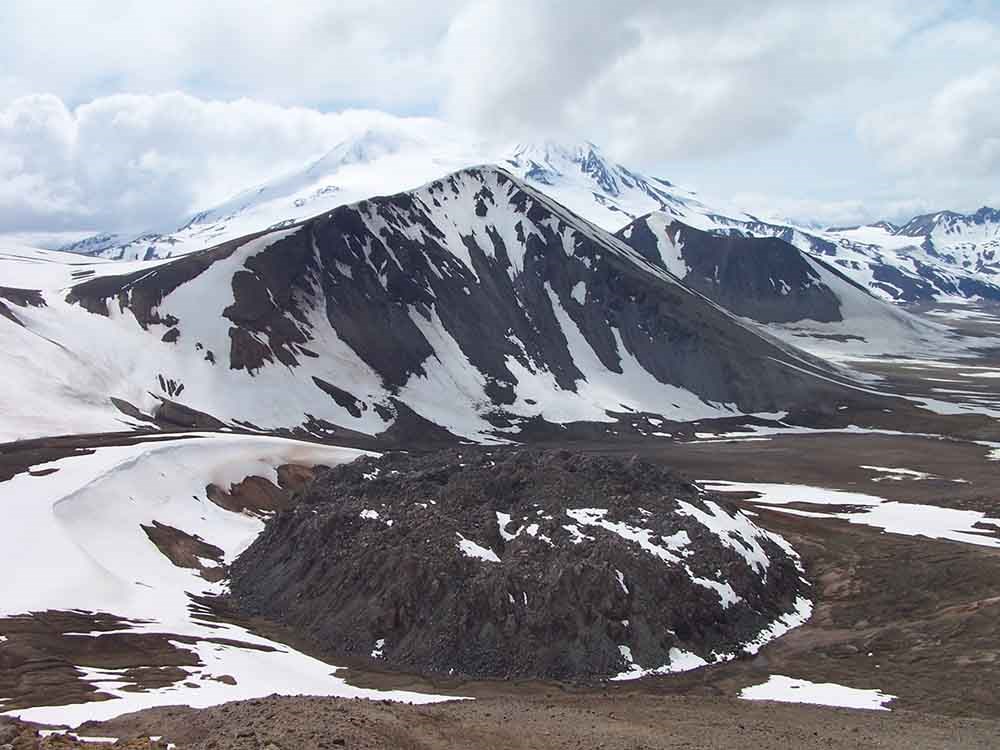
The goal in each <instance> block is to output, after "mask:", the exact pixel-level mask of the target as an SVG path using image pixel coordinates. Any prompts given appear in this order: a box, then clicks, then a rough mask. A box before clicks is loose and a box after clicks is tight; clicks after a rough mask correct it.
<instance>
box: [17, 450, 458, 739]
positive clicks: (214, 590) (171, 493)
mask: <svg viewBox="0 0 1000 750" xmlns="http://www.w3.org/2000/svg"><path fill="white" fill-rule="evenodd" d="M362 454H363V453H362V452H361V451H357V450H353V449H348V448H338V447H331V446H324V445H318V444H313V443H306V442H301V441H296V440H286V439H281V438H272V437H260V436H253V435H221V434H213V433H197V434H189V435H186V436H185V437H183V438H177V437H174V438H169V439H155V440H149V441H146V442H142V443H139V444H137V445H130V446H120V447H105V448H98V449H96V450H95V451H94V452H93V453H91V454H84V455H74V456H69V457H66V458H62V459H59V460H56V461H52V462H50V463H47V464H42V465H39V466H36V467H33V468H34V469H36V470H38V469H55V470H56V471H54V472H53V473H51V474H46V475H44V476H33V475H30V474H27V473H22V474H18V475H16V476H15V477H13V478H12V479H10V480H9V481H6V482H3V483H0V509H2V512H3V514H4V517H5V518H6V519H8V523H9V525H10V526H11V530H10V533H9V534H8V535H7V538H6V539H5V543H4V544H3V545H0V567H2V568H3V569H6V570H17V571H19V574H18V575H17V576H15V577H14V578H12V579H11V580H10V581H8V583H7V585H5V587H4V594H3V596H2V597H0V616H3V615H17V614H23V613H27V612H33V611H44V610H49V609H52V610H69V609H75V610H80V611H83V612H94V613H107V614H110V615H114V616H117V617H120V618H124V619H126V620H129V621H131V626H130V627H129V628H128V629H127V631H130V632H136V633H165V634H170V635H176V636H184V637H186V638H187V639H195V643H193V644H192V643H187V642H183V641H180V640H178V641H176V642H174V645H175V646H176V647H177V648H181V649H185V650H190V651H194V652H195V653H196V654H197V656H198V659H199V661H200V662H201V664H202V666H199V667H194V668H189V669H187V670H186V671H188V674H187V675H186V677H185V678H184V680H182V681H179V682H177V683H175V684H174V685H171V686H168V687H165V688H160V689H156V690H150V691H146V692H131V691H128V690H125V689H124V688H125V687H126V686H127V682H125V676H124V675H123V674H119V673H116V672H115V671H113V670H112V671H108V670H95V669H93V668H91V667H90V666H88V665H87V664H85V663H84V664H80V665H78V669H79V670H80V672H81V673H82V674H84V675H85V677H87V678H90V679H92V680H93V681H95V682H96V683H97V684H98V685H99V686H100V687H101V689H102V691H103V692H105V693H108V694H109V695H112V696H113V698H112V700H107V701H100V702H90V703H82V704H76V705H68V706H47V707H36V708H29V709H23V710H17V711H12V712H10V713H12V714H14V715H17V716H20V717H21V718H23V719H26V720H30V721H38V722H43V723H53V724H68V725H71V726H76V725H78V724H80V723H81V722H83V721H86V720H89V719H97V720H101V719H109V718H112V717H114V716H118V715H121V714H123V713H127V712H130V711H136V710H140V709H143V708H148V707H151V706H161V705H177V704H183V705H190V706H194V707H205V706H210V705H216V704H218V703H223V702H226V701H231V700H238V699H245V698H253V697H260V696H264V695H269V694H271V693H274V692H278V693H285V694H309V695H331V696H343V697H370V698H389V699H393V700H404V701H409V702H427V701H434V700H443V699H444V698H443V697H441V696H432V695H424V694H419V693H412V692H407V691H385V692H383V691H378V690H367V689H360V688H354V687H352V686H350V685H348V684H347V683H346V682H345V681H344V680H342V679H340V678H338V677H336V675H335V672H336V670H337V668H336V667H332V666H330V665H329V664H326V663H324V662H322V661H319V660H317V659H313V658H311V657H308V656H305V655H304V654H301V653H298V652H296V651H294V650H293V649H291V648H288V647H286V646H284V645H283V644H280V643H275V642H273V641H269V640H267V639H265V638H261V637H258V636H256V635H254V634H252V633H250V632H248V631H247V630H245V629H243V628H241V627H237V626H234V625H225V624H216V623H206V622H202V621H201V620H199V619H198V615H197V613H195V612H192V610H191V608H190V603H191V601H190V596H189V595H211V594H218V593H222V592H223V591H224V585H223V584H219V583H210V582H207V581H205V580H204V579H202V578H201V577H200V576H199V575H198V572H197V571H195V570H192V569H187V568H180V567H177V566H175V565H173V564H172V563H171V562H170V560H169V559H167V557H166V556H164V555H163V554H162V553H161V552H160V551H159V550H158V549H157V547H156V546H155V545H154V544H153V543H152V542H151V541H150V540H149V538H148V537H147V536H146V533H145V532H144V531H143V529H142V528H141V525H144V524H146V525H148V524H151V523H152V522H154V521H158V522H159V523H162V524H166V525H168V526H172V527H174V528H176V529H179V530H181V531H183V532H185V533H187V534H191V535H196V536H198V537H200V538H201V539H203V540H204V541H206V542H207V543H209V544H214V545H216V546H217V547H219V548H221V549H222V551H223V557H224V560H225V561H226V562H231V561H232V560H233V558H234V557H236V555H238V554H239V553H240V552H241V551H242V550H243V549H245V548H246V547H247V546H248V545H249V544H250V543H251V542H252V541H253V539H254V538H255V537H256V536H257V534H258V533H260V531H261V529H262V528H263V523H262V521H261V520H260V519H259V518H256V517H251V516H249V515H243V514H239V513H232V512H229V511H226V510H224V509H222V508H220V507H219V506H217V505H215V504H214V503H212V502H210V501H209V500H208V499H207V498H206V496H205V487H206V485H207V484H209V483H215V484H218V485H220V486H223V487H228V486H229V485H230V484H232V483H234V482H237V481H240V480H242V479H243V478H245V477H246V476H249V475H257V476H263V477H266V478H269V479H272V480H275V479H276V473H275V467H276V466H279V465H281V464H285V463H296V464H304V465H315V464H338V463H342V462H345V461H350V460H352V459H354V458H356V457H357V456H359V455H362ZM39 540H45V543H44V544H39ZM94 635H95V637H98V636H99V634H94ZM223 638H224V639H229V640H231V641H236V642H239V644H245V646H241V645H222V644H219V643H217V642H212V641H211V640H209V639H223ZM261 646H263V647H266V648H270V649H273V650H260V647H261ZM221 675H229V676H231V677H233V678H234V679H235V681H236V684H235V685H229V684H226V683H223V682H219V681H218V680H216V679H214V678H215V677H218V676H221ZM188 684H190V685H193V686H194V687H189V686H188Z"/></svg>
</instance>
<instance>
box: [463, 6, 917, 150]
mask: <svg viewBox="0 0 1000 750" xmlns="http://www.w3.org/2000/svg"><path fill="white" fill-rule="evenodd" d="M927 7H928V8H929V7H930V6H929V5H928V6H927ZM927 13H928V11H927V10H925V11H923V12H919V13H918V12H913V11H912V10H911V9H908V8H907V6H904V5H903V4H902V3H900V2H896V1H895V0H878V1H876V2H871V1H870V0H869V1H866V2H850V1H848V2H842V3H838V4H836V5H832V4H829V3H819V2H789V1H787V0H764V1H763V2H760V3H755V4H743V5H740V4H733V3H731V2H722V0H704V1H703V2H700V3H658V2H651V1H649V0H623V1H622V2H618V3H614V4H609V3H605V2H603V1H602V0H577V1H576V2H572V3H570V2H568V0H567V1H565V2H562V1H558V0H557V1H556V2H548V3H538V2H533V1H532V0H485V1H484V2H480V3H475V4H473V5H471V6H469V7H468V8H467V9H466V10H465V11H464V12H463V13H462V14H461V15H460V16H459V17H458V18H457V19H456V20H455V21H454V22H453V24H452V26H451V28H450V29H449V34H448V37H447V39H446V43H445V59H446V60H448V61H449V64H448V65H447V66H446V67H445V70H446V71H447V75H449V77H450V86H449V89H448V92H447V96H446V111H447V112H448V114H449V116H451V117H455V118H461V119H465V120H467V121H469V122H471V123H472V124H474V125H477V126H479V127H489V128H497V127H501V128H506V129H508V130H510V131H515V132H516V131H517V130H518V129H522V130H529V131H538V130H545V129H549V130H553V129H554V130H557V131H559V132H565V131H567V130H569V131H573V132H578V133H580V134H583V135H589V136H590V137H592V138H594V139H596V140H599V141H601V142H603V143H605V144H607V145H608V146H609V147H610V148H611V149H612V150H613V151H615V152H617V153H619V154H623V155H625V156H639V157H642V158H656V159H666V158H678V157H688V156H691V155H692V154H698V155H705V154H713V155H718V154H720V153H724V152H727V151H731V150H738V149H742V148H746V147H752V146H754V145H757V144H760V143H763V142H767V141H770V140H773V139H776V138H780V137H781V136H783V135H784V134H786V133H787V132H789V131H790V130H791V129H793V128H794V127H795V126H796V125H797V124H798V123H799V122H800V120H801V118H802V117H803V115H804V114H805V113H807V112H809V111H810V109H811V108H813V107H815V106H817V105H818V103H819V102H821V101H823V100H824V99H827V98H829V97H830V96H831V95H832V94H834V93H835V92H836V91H838V90H839V89H840V88H842V87H843V86H845V85H846V84H847V83H848V82H851V81H853V80H854V79H856V78H858V77H861V76H866V75H869V74H870V72H871V70H872V68H873V67H874V66H879V65H884V64H888V63H889V62H890V61H891V58H892V54H893V47H894V45H896V44H898V43H899V42H900V41H901V40H903V39H904V37H905V36H906V35H907V34H908V33H909V32H911V31H912V30H913V29H914V28H915V27H916V26H917V25H919V24H920V23H922V22H923V21H924V20H926V19H927V18H928V15H927ZM497 29H503V34H502V35H501V34H495V33H494V31H495V30H497ZM491 35H492V36H493V37H494V38H495V41H494V42H492V43H486V44H484V43H483V40H484V39H489V38H491Z"/></svg>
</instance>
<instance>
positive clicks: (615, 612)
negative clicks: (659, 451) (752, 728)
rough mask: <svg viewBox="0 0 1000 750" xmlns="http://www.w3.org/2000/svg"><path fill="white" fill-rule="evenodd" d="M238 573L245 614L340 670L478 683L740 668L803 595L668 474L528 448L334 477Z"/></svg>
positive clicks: (747, 539)
mask: <svg viewBox="0 0 1000 750" xmlns="http://www.w3.org/2000/svg"><path fill="white" fill-rule="evenodd" d="M705 518H710V520H709V521H708V522H706V521H704V520H703V519H705ZM722 525H725V526H727V527H730V528H734V529H736V530H735V531H733V532H731V533H728V532H727V533H724V534H722V535H721V536H720V535H719V533H718V532H717V530H716V529H718V528H720V527H721V526H722ZM751 550H753V551H754V552H753V553H751ZM748 555H749V556H752V555H758V559H759V560H760V563H759V565H758V564H757V563H754V564H751V563H750V562H748V559H749V558H748ZM231 576H232V592H233V597H234V600H235V602H236V603H237V604H238V606H239V607H240V608H242V609H243V610H244V611H245V612H246V613H248V614H253V615H262V616H264V617H267V618H271V619H273V620H275V621H279V622H281V623H283V624H285V625H287V626H289V627H290V628H291V629H292V630H293V631H294V632H295V633H296V635H299V636H303V637H306V638H309V639H311V640H312V641H313V642H314V643H315V644H317V646H318V647H319V648H321V649H322V650H324V651H325V652H327V653H328V654H329V655H331V656H343V655H354V656H362V657H372V658H376V659H382V660H384V661H385V663H387V664H388V665H390V666H392V667H394V668H400V669H407V670H417V671H426V672H438V673H451V672H452V671H454V672H455V673H457V674H463V675H471V676H481V677H482V676H489V677H514V676H518V677H552V678H572V677H590V676H600V677H605V676H610V675H615V674H617V673H619V672H623V671H627V670H628V669H630V668H633V667H634V665H636V664H638V665H642V666H644V667H647V668H654V667H663V666H665V665H672V668H673V669H677V668H679V659H680V658H681V657H679V655H678V652H677V651H672V650H674V649H677V650H680V651H684V652H693V653H694V654H697V655H700V656H703V657H706V658H707V659H709V660H712V658H713V657H712V656H711V654H712V653H713V652H716V653H718V654H728V653H738V652H739V651H740V649H741V647H742V646H743V645H744V644H746V643H748V642H750V641H752V640H754V639H755V638H756V637H758V635H759V633H760V632H761V630H763V629H765V628H766V627H767V626H768V625H769V624H770V623H772V622H773V621H774V620H775V619H777V618H778V617H780V616H781V615H783V614H785V613H788V612H790V611H791V610H792V608H793V604H794V602H795V600H796V599H797V597H799V596H800V595H801V593H802V591H803V590H804V589H805V588H806V586H805V584H804V583H803V582H802V581H801V579H800V578H799V573H798V571H797V569H796V565H795V562H794V561H793V560H792V559H791V558H790V557H789V555H788V553H787V552H785V551H784V550H783V548H782V547H780V546H779V545H778V544H777V543H775V541H774V539H773V538H772V537H771V536H769V535H768V534H767V533H766V532H763V531H761V530H759V529H757V528H756V527H754V526H753V524H752V523H751V522H750V521H749V519H747V518H746V517H745V516H742V514H738V513H737V512H736V511H735V509H734V508H732V507H730V506H729V505H727V504H726V503H723V502H722V501H719V500H717V499H715V498H713V497H712V496H708V495H705V494H703V493H701V492H700V491H699V490H698V489H697V488H696V487H695V486H694V485H692V484H691V483H689V482H686V481H684V480H683V479H681V478H679V477H677V476H676V475H674V474H672V473H670V472H668V471H665V470H663V469H660V468H657V467H656V466H654V465H651V464H647V463H645V462H643V461H639V460H637V459H632V460H630V461H629V460H621V459H609V458H597V457H587V456H580V455H574V454H570V453H567V452H542V453H537V452H530V451H492V452H483V451H477V452H472V453H469V452H465V453H458V452H445V453H439V454H433V455H430V456H424V457H412V456H407V455H402V454H399V455H387V456H385V457H383V458H381V459H362V460H359V461H358V462H355V463H353V464H350V465H345V466H339V467H335V468H332V469H329V470H323V471H321V472H320V473H319V474H318V475H317V478H316V480H315V482H314V483H313V484H312V486H311V487H310V488H309V490H308V491H307V492H306V494H305V496H304V498H303V502H302V504H301V505H299V506H298V507H297V508H295V509H294V510H291V511H289V512H283V513H279V514H278V515H277V516H275V517H274V518H273V519H271V520H270V521H269V522H268V525H267V528H266V529H265V531H264V532H263V533H262V534H261V536H260V537H259V538H258V539H257V540H256V541H255V542H254V544H253V545H252V546H251V547H250V548H249V549H248V550H247V551H246V552H245V553H244V554H243V555H241V556H240V557H239V558H238V560H237V561H236V562H235V563H234V565H233V567H232V570H231ZM622 647H625V648H624V649H623V648H622Z"/></svg>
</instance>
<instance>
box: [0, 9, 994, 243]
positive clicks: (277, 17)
mask: <svg viewBox="0 0 1000 750" xmlns="http://www.w3.org/2000/svg"><path fill="white" fill-rule="evenodd" d="M984 9H985V10H984ZM0 28H3V29H4V30H5V31H6V32H8V33H7V34H5V38H4V44H3V45H0V231H15V230H16V231H28V230H44V231H58V230H66V229H72V230H76V229H79V228H82V227H91V228H95V229H96V228H112V229H116V228H117V229H128V230H130V229H146V228H158V227H163V226H170V225H171V223H172V222H176V221H178V220H179V219H180V218H181V217H182V216H183V215H184V214H185V213H187V212H189V211H192V210H195V209H198V208H203V207H205V205H206V204H211V203H213V202H215V201H217V200H220V199H223V198H225V197H228V195H229V194H231V193H233V192H235V191H237V190H239V189H241V188H244V187H246V186H247V185H248V184H254V183H256V182H259V181H261V180H263V179H266V178H267V177H269V176H271V175H274V174H277V173H280V172H282V171H285V170H286V169H292V168H295V167H299V166H301V165H302V163H303V162H304V161H305V160H307V159H309V158H311V157H312V156H314V155H316V154H318V153H320V152H322V151H324V150H326V149H328V148H330V147H331V146H333V145H334V144H335V143H337V142H338V141H339V140H342V139H343V138H345V137H348V136H349V135H350V134H352V132H353V131H352V128H353V129H355V130H356V129H357V128H359V127H362V124H360V123H362V121H364V120H365V118H366V117H368V118H369V119H370V116H369V115H359V114H356V113H351V112H347V113H345V114H324V111H326V110H330V109H343V108H352V107H366V106H377V107H381V108H385V109H388V110H391V111H394V112H397V113H410V112H422V113H428V114H434V115H442V116H444V117H445V118H447V119H448V120H450V121H456V122H459V123H462V124H465V125H468V126H471V127H472V128H474V129H476V130H478V131H479V132H480V133H481V134H483V135H484V136H500V137H512V138H513V137H516V138H532V137H537V136H547V137H556V138H561V139H569V138H591V139H593V140H595V141H596V142H598V143H600V144H602V145H603V146H604V147H605V150H606V151H607V152H608V153H610V154H612V155H614V156H616V157H618V158H620V159H621V160H623V161H624V162H626V163H631V164H634V165H635V166H637V167H640V168H641V167H643V165H645V164H650V163H654V164H658V165H663V167H664V169H663V170H662V172H663V174H664V176H665V177H668V178H669V177H671V176H672V175H671V171H670V166H671V164H672V163H673V164H675V165H678V167H680V166H681V165H683V166H684V167H686V168H688V171H689V172H690V173H691V175H692V179H691V180H690V182H691V184H692V186H694V187H698V186H699V185H700V184H701V183H700V182H699V177H698V175H699V168H700V169H701V172H700V173H701V174H705V173H706V171H707V170H706V168H707V167H710V168H711V170H712V172H713V173H714V174H715V175H717V176H719V177H720V179H717V180H716V181H715V182H716V183H717V184H716V185H714V187H715V192H717V193H718V192H720V190H719V188H720V187H721V188H723V189H724V190H725V191H726V192H727V193H731V192H737V191H742V192H743V193H745V194H754V193H756V194H758V197H761V198H762V197H763V196H760V195H759V194H761V193H770V194H787V195H791V196H794V198H793V199H784V200H781V199H775V200H776V203H775V205H776V206H777V207H776V208H772V210H771V212H772V213H775V212H780V213H784V214H785V215H795V216H801V215H802V214H803V213H804V212H806V211H815V212H816V215H822V216H825V217H830V218H831V222H832V221H833V217H835V216H841V217H846V216H847V215H848V214H849V213H851V211H852V210H853V208H852V207H853V206H854V205H855V204H857V203H858V201H855V200H854V198H853V197H848V198H846V199H835V200H826V199H818V198H817V197H816V196H817V195H818V194H823V195H825V196H829V195H831V193H832V192H833V191H832V190H831V187H830V186H831V185H837V186H844V189H845V190H846V191H847V192H848V195H849V196H855V195H857V196H858V197H859V198H860V199H863V201H864V204H865V205H864V206H860V207H859V211H858V213H859V216H860V215H861V214H863V213H864V211H865V210H868V211H869V212H870V213H874V212H875V211H876V210H878V209H879V208H880V207H884V206H888V205H890V204H891V202H893V201H897V202H898V201H911V202H912V201H916V202H919V203H921V204H923V202H927V203H937V204H938V205H941V204H947V205H956V204H961V205H968V204H969V203H970V202H978V201H980V200H986V199H989V198H991V197H995V195H994V194H995V192H996V189H995V187H994V184H995V182H990V180H991V178H995V176H996V174H997V162H998V160H1000V156H998V153H997V150H998V146H997V143H996V134H997V133H998V132H1000V128H998V127H997V113H998V112H1000V106H998V102H997V96H998V94H997V91H998V83H997V72H996V70H997V69H996V67H995V61H994V59H993V58H994V57H995V52H994V51H995V49H996V48H997V46H998V45H1000V32H998V28H1000V24H998V22H997V17H996V13H995V12H994V11H993V10H991V7H990V4H979V5H976V4H971V5H970V4H958V5H956V4H955V3H953V2H948V0H932V1H931V2H928V3H921V4H920V7H919V9H916V8H915V7H914V5H913V4H912V3H906V2H904V1H903V0H868V1H867V2H862V0H842V2H839V3H835V4H834V3H829V2H824V1H822V0H761V2H759V3H756V4H738V3H732V2H728V0H700V1H699V2H693V1H692V2H669V3H664V2H657V0H621V1H620V2H617V3H608V2H604V0H469V1H467V2H461V0H436V1H435V2H432V3H427V2H424V1H423V0H340V1H338V2H336V3H329V2H326V0H297V1H296V2H290V3H284V4H282V5H280V6H279V5H276V4H275V3H273V2H270V1H267V0H216V2H210V3H205V2H196V0H175V1H174V2H171V3H155V4H154V3H135V2H130V1H128V0H77V1H76V2H72V3H65V2H56V1H55V0H9V1H8V2H5V3H0ZM977 71H978V72H977ZM169 91H178V92H180V91H183V92H186V93H157V92H169ZM928 91H930V92H931V95H930V96H928V95H927V92H928ZM42 92H44V93H42ZM122 92H134V93H131V94H123V93H122ZM899 102H904V104H900V103H899ZM907 102H908V103H907ZM859 118H862V122H863V124H862V126H861V127H860V128H859V129H856V128H855V123H856V121H858V119H859ZM390 119H391V118H390ZM386 122H389V119H387V120H386ZM859 134H860V138H861V139H863V140H864V143H865V144H867V145H868V146H869V147H870V148H871V151H872V153H873V154H874V155H875V156H876V157H880V159H878V160H872V159H868V158H867V157H866V154H865V152H864V150H863V148H862V146H861V145H860V142H859ZM765 152H766V153H767V158H766V159H764V158H762V157H760V155H761V154H763V153H765ZM820 153H821V154H824V155H826V154H829V155H830V156H829V158H824V159H815V158H812V157H814V156H815V155H816V154H820ZM841 155H843V156H844V158H841ZM848 157H850V158H848ZM852 159H853V162H852ZM859 161H861V162H864V163H862V164H861V165H860V169H859V164H858V162H859ZM867 162H876V163H878V164H883V163H884V164H885V165H888V166H889V167H891V168H892V169H893V170H895V172H893V173H892V176H891V177H889V176H886V174H885V173H879V172H877V171H876V168H875V167H874V166H869V165H868V163H867ZM838 170H839V171H838ZM861 170H864V171H865V174H864V176H859V173H860V172H861ZM976 175H978V181H977V180H976V179H972V178H974V177H975V176H976ZM929 176H933V177H934V179H933V180H930V179H929ZM722 178H724V180H725V184H722V182H723V181H722ZM821 182H822V185H821V184H820V183H821ZM876 182H877V184H876ZM764 183H767V184H764ZM859 183H861V184H860V185H859ZM855 185H858V187H857V189H855V188H854V186H855ZM837 189H838V190H839V189H840V187H838V188H837ZM977 196H982V198H978V197H977Z"/></svg>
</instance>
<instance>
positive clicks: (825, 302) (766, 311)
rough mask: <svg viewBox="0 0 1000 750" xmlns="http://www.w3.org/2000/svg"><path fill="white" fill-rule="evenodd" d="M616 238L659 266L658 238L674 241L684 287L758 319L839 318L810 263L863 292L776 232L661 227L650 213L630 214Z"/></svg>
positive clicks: (835, 300)
mask: <svg viewBox="0 0 1000 750" xmlns="http://www.w3.org/2000/svg"><path fill="white" fill-rule="evenodd" d="M658 235H662V236H658ZM618 237H620V238H621V239H622V240H623V241H624V242H627V243H628V244H629V245H631V246H632V247H633V248H634V249H635V250H636V251H638V252H639V253H641V254H642V255H643V256H644V257H646V258H647V259H649V260H650V261H651V262H653V263H656V264H658V265H661V266H662V265H663V260H662V258H661V257H660V252H659V250H658V249H657V248H658V243H660V242H663V243H668V244H675V243H676V244H677V245H679V247H678V251H679V252H680V254H681V257H683V259H684V263H685V264H686V265H687V267H688V273H687V275H686V276H684V277H683V281H684V283H685V284H686V285H687V286H689V287H691V288H692V289H696V290H697V291H699V292H701V293H702V294H704V295H705V296H706V297H708V298H709V299H711V300H712V301H713V302H717V303H718V304H720V305H721V306H722V307H724V308H726V309H727V310H729V311H730V312H733V313H735V314H736V315H740V316H744V317H748V318H752V319H754V320H757V321H760V322H761V323H789V322H794V321H799V320H805V319H811V320H816V321H819V322H822V323H830V322H835V321H841V320H843V317H842V315H841V300H840V299H839V298H838V297H837V295H836V294H835V293H834V292H833V291H832V290H831V289H830V288H829V287H828V286H826V284H824V283H823V280H822V278H821V276H820V275H819V273H817V271H816V270H815V268H814V267H813V266H814V265H822V266H824V267H825V268H826V269H827V270H828V271H829V272H830V273H831V274H833V275H835V276H838V277H840V278H841V279H842V280H843V281H844V282H845V283H846V284H848V285H849V286H852V287H855V288H856V291H857V293H858V294H863V295H867V294H868V292H867V291H866V290H865V289H864V288H862V287H860V286H858V285H857V284H856V283H855V282H853V281H851V280H850V279H849V278H847V277H846V276H844V275H843V274H842V273H841V272H840V271H838V270H836V269H835V268H833V267H832V266H829V265H827V264H825V263H822V261H819V260H816V259H808V258H807V257H806V256H805V255H804V254H803V253H802V252H801V251H800V250H799V249H798V248H796V247H794V246H793V245H791V244H789V243H788V242H786V241H785V240H783V239H779V238H777V237H744V236H742V235H739V234H734V235H729V236H725V235H716V234H712V233H710V232H704V231H701V230H699V229H695V228H693V227H689V226H687V225H686V224H682V223H681V222H679V221H673V222H671V223H670V224H668V225H666V226H662V228H661V225H659V224H658V223H653V224H651V222H650V216H643V217H640V218H638V219H636V220H635V221H634V222H632V223H631V224H629V225H628V226H627V227H625V228H623V229H622V230H620V231H619V232H618Z"/></svg>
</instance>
